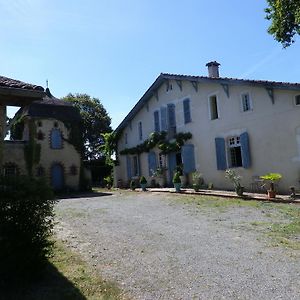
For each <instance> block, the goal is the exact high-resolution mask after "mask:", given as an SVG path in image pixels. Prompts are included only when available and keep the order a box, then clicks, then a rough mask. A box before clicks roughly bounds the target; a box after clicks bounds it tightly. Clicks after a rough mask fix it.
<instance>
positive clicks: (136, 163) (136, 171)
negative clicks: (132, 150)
mask: <svg viewBox="0 0 300 300" xmlns="http://www.w3.org/2000/svg"><path fill="white" fill-rule="evenodd" d="M132 160H133V176H139V161H138V157H137V156H134V157H133V158H132Z"/></svg>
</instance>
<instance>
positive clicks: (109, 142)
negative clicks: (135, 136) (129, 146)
mask: <svg viewBox="0 0 300 300" xmlns="http://www.w3.org/2000/svg"><path fill="white" fill-rule="evenodd" d="M102 137H103V140H104V144H103V145H101V146H100V149H101V151H102V153H103V154H104V156H105V163H106V165H108V166H111V167H113V166H114V165H115V160H113V158H112V156H113V155H116V152H117V139H116V134H115V133H114V132H106V133H103V134H102Z"/></svg>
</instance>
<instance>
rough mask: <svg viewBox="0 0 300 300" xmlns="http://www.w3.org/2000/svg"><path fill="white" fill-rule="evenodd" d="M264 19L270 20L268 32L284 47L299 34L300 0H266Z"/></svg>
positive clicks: (292, 41)
mask: <svg viewBox="0 0 300 300" xmlns="http://www.w3.org/2000/svg"><path fill="white" fill-rule="evenodd" d="M267 2H268V7H267V8H266V9H265V12H266V13H267V15H266V19H267V20H270V21H271V25H270V27H269V28H268V32H269V33H270V34H271V35H273V37H274V38H275V40H276V41H278V42H279V43H281V44H282V46H283V47H284V48H286V47H289V46H290V45H291V44H292V43H294V42H295V39H294V37H295V35H299V34H300V0H267Z"/></svg>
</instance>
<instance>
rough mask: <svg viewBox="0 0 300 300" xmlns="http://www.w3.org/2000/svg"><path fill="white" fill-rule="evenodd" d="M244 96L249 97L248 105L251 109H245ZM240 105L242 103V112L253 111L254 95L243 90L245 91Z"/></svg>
mask: <svg viewBox="0 0 300 300" xmlns="http://www.w3.org/2000/svg"><path fill="white" fill-rule="evenodd" d="M244 96H247V97H248V106H249V109H247V110H245V109H244V107H245V106H244ZM240 105H241V112H243V113H248V112H251V111H253V102H252V97H251V96H250V93H249V92H243V93H241V97H240Z"/></svg>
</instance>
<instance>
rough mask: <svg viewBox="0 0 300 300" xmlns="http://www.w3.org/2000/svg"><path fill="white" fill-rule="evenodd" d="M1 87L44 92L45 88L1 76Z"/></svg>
mask: <svg viewBox="0 0 300 300" xmlns="http://www.w3.org/2000/svg"><path fill="white" fill-rule="evenodd" d="M0 87H5V88H17V89H25V90H35V91H44V88H43V87H42V86H39V85H34V84H29V83H26V82H23V81H20V80H15V79H11V78H8V77H4V76H0Z"/></svg>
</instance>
